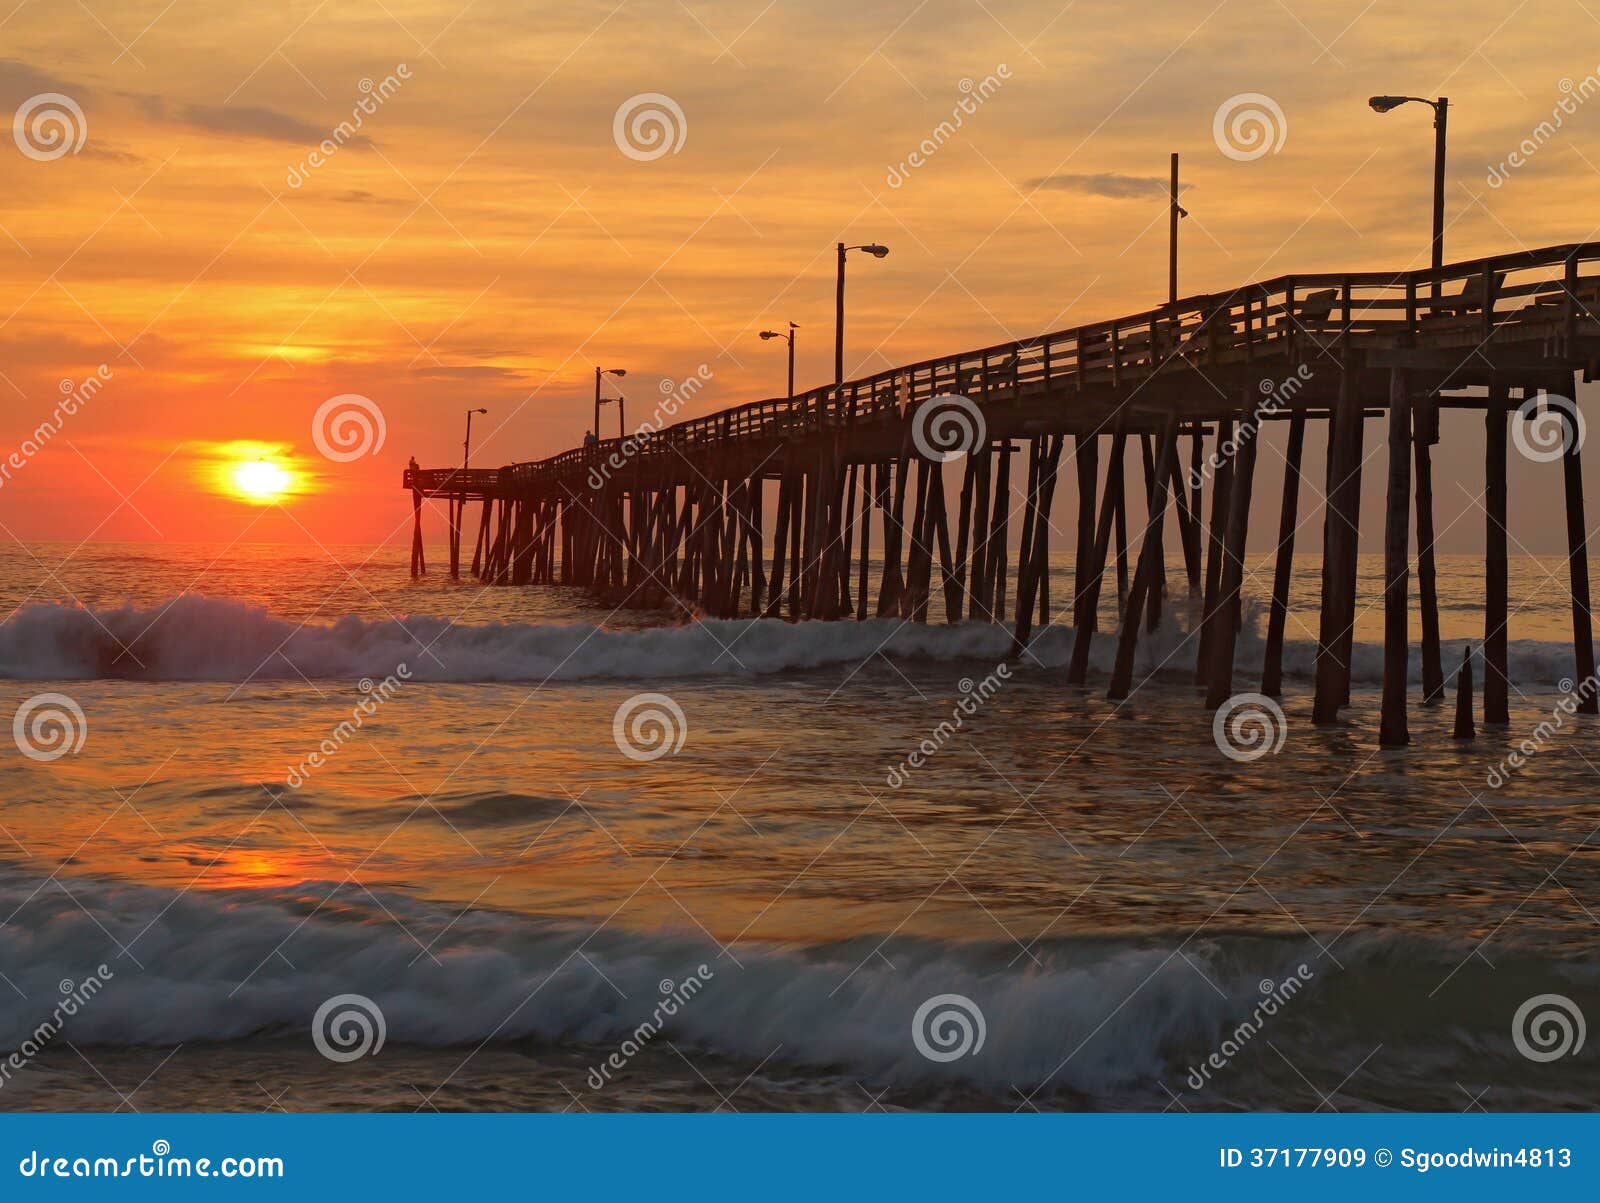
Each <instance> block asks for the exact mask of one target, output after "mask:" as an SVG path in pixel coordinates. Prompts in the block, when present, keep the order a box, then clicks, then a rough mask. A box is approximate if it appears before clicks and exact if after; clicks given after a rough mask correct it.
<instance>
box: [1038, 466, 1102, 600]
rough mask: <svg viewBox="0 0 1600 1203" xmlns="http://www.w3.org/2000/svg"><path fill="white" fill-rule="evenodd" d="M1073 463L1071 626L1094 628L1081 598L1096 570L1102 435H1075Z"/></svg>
mask: <svg viewBox="0 0 1600 1203" xmlns="http://www.w3.org/2000/svg"><path fill="white" fill-rule="evenodd" d="M1072 462H1073V467H1074V468H1075V469H1076V471H1077V476H1078V541H1077V546H1076V547H1075V548H1074V550H1073V558H1072V596H1073V599H1074V604H1073V607H1072V625H1073V626H1074V627H1077V628H1079V629H1082V628H1083V627H1085V626H1088V627H1089V628H1091V629H1092V628H1093V627H1094V612H1093V611H1089V612H1088V613H1085V612H1084V609H1083V606H1082V604H1081V603H1082V598H1083V595H1084V589H1085V587H1086V586H1087V585H1088V583H1089V573H1090V572H1092V571H1093V569H1092V568H1091V566H1090V561H1091V560H1092V559H1093V558H1094V536H1095V527H1096V524H1095V507H1094V492H1095V486H1096V485H1097V484H1099V478H1100V436H1099V435H1098V434H1075V435H1073V436H1072ZM1046 512H1047V513H1048V511H1046Z"/></svg>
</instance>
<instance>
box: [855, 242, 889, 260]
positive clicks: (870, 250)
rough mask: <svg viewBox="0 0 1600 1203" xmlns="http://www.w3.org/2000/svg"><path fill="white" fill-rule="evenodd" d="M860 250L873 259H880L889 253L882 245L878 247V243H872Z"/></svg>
mask: <svg viewBox="0 0 1600 1203" xmlns="http://www.w3.org/2000/svg"><path fill="white" fill-rule="evenodd" d="M861 249H862V250H864V251H866V252H867V254H869V255H871V256H872V257H873V258H874V259H882V258H883V257H884V256H885V255H887V254H888V253H889V248H888V247H886V246H882V245H880V244H879V243H876V242H874V243H872V244H870V245H868V246H864V247H862V248H861Z"/></svg>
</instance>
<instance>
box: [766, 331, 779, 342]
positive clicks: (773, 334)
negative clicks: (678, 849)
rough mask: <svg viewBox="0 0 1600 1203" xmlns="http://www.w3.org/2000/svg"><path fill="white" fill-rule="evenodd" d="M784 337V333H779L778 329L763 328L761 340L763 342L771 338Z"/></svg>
mask: <svg viewBox="0 0 1600 1203" xmlns="http://www.w3.org/2000/svg"><path fill="white" fill-rule="evenodd" d="M782 337H783V335H781V334H779V333H778V332H777V331H776V330H763V331H762V332H761V341H762V342H765V341H766V340H767V339H769V338H782Z"/></svg>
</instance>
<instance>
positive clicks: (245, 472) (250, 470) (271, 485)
mask: <svg viewBox="0 0 1600 1203" xmlns="http://www.w3.org/2000/svg"><path fill="white" fill-rule="evenodd" d="M232 483H233V488H234V490H235V491H236V492H237V493H238V494H239V496H241V497H243V498H244V499H245V500H247V501H254V502H257V503H259V504H261V505H267V504H270V503H271V502H274V501H277V500H278V499H279V498H280V497H282V496H283V495H284V494H285V493H287V492H289V490H290V488H291V487H292V486H293V485H294V477H293V476H292V475H290V473H289V471H288V469H286V468H285V467H284V466H283V465H282V464H280V463H277V462H276V461H274V460H270V459H254V460H244V461H242V462H240V463H236V464H234V465H233V472H232Z"/></svg>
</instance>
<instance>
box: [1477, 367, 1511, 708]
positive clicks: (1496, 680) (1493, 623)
mask: <svg viewBox="0 0 1600 1203" xmlns="http://www.w3.org/2000/svg"><path fill="white" fill-rule="evenodd" d="M1508 393H1509V390H1508V389H1507V388H1506V386H1505V385H1503V384H1493V385H1490V386H1489V403H1488V405H1487V406H1486V407H1485V408H1484V411H1483V421H1484V452H1483V455H1484V465H1483V466H1484V484H1485V491H1484V511H1485V514H1486V517H1485V520H1484V548H1485V550H1484V582H1483V721H1484V722H1485V723H1486V724H1490V723H1495V724H1498V723H1509V722H1510V721H1511V714H1510V711H1509V700H1510V699H1509V697H1508V685H1509V682H1508V681H1507V675H1506V607H1507V579H1506V578H1507V567H1508V565H1507V548H1506V542H1507V539H1506V419H1507V416H1508V414H1509V411H1510V402H1509V401H1508V400H1507V396H1508Z"/></svg>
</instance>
